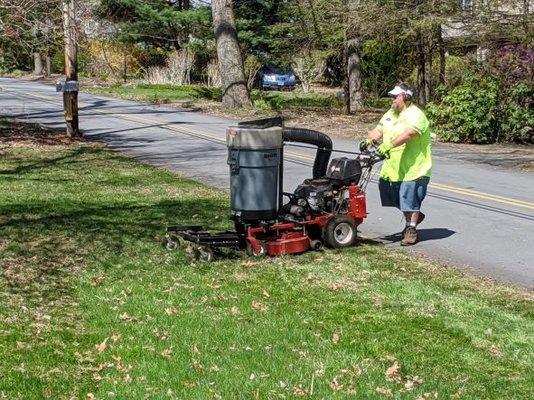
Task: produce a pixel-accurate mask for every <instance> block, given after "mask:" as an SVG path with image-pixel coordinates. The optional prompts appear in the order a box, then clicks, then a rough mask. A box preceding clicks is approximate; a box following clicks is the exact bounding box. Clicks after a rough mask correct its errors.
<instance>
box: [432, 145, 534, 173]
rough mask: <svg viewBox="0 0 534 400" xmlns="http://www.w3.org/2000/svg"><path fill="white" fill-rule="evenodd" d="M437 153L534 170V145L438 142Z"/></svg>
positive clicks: (435, 148)
mask: <svg viewBox="0 0 534 400" xmlns="http://www.w3.org/2000/svg"><path fill="white" fill-rule="evenodd" d="M433 153H434V154H436V155H440V156H444V157H447V158H454V159H457V160H463V161H471V162H476V163H481V164H488V165H492V166H496V167H504V168H514V169H519V170H521V171H534V146H532V145H520V144H512V143H505V144H502V143H501V144H485V145H481V144H459V143H436V144H435V146H434V149H433Z"/></svg>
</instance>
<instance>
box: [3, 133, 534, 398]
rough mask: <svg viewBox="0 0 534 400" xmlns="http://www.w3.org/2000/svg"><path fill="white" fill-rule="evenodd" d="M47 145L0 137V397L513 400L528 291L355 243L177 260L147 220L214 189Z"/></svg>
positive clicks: (220, 196)
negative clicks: (207, 260)
mask: <svg viewBox="0 0 534 400" xmlns="http://www.w3.org/2000/svg"><path fill="white" fill-rule="evenodd" d="M29 130H30V131H33V132H32V133H39V135H38V136H40V138H39V139H31V140H27V139H25V136H24V135H25V132H28V131H29ZM14 134H17V136H18V137H17V139H16V140H15V139H13V135H14ZM49 135H50V133H49V132H43V131H42V130H40V129H38V128H36V127H30V128H28V127H25V128H15V127H14V126H13V125H11V124H5V123H3V124H2V125H1V130H0V139H1V140H2V143H1V146H2V148H1V152H2V155H1V157H0V183H1V191H0V204H1V210H2V211H1V213H0V265H1V270H0V296H1V301H0V352H1V354H2V357H1V358H0V398H1V397H5V398H9V399H38V398H52V399H70V398H80V399H86V398H89V399H92V398H96V399H108V398H117V399H139V398H176V399H207V398H223V399H238V398H242V399H251V398H252V399H274V398H292V397H304V398H306V397H309V398H317V399H321V398H349V397H353V398H366V399H367V398H384V397H395V398H402V399H404V398H406V399H416V398H424V399H429V398H436V397H437V398H444V399H447V398H463V399H479V398H492V399H503V398H506V399H522V398H524V399H527V398H530V396H531V394H532V390H533V388H534V386H533V384H534V383H533V378H532V377H533V376H534V371H533V367H532V366H533V359H532V355H533V350H534V347H533V336H532V332H533V331H534V322H533V318H532V311H533V308H532V304H533V303H532V296H531V295H530V294H528V293H524V292H520V291H516V290H513V289H507V288H505V287H501V286H497V285H493V284H489V283H487V282H484V281H482V280H480V279H475V278H468V277H466V276H462V275H461V274H459V273H457V272H453V271H450V270H447V269H445V268H441V267H439V266H436V265H433V264H429V263H426V262H423V261H419V260H416V259H413V258H410V257H409V256H407V255H406V254H404V253H401V252H392V251H388V250H386V249H384V248H383V247H381V246H377V245H373V244H371V243H364V244H361V245H359V246H357V247H355V248H352V249H349V250H345V251H325V252H310V253H307V254H304V255H302V256H298V257H280V258H275V259H264V260H259V259H248V258H245V257H243V258H238V259H233V260H222V261H218V262H215V263H213V264H209V265H200V264H195V263H192V262H191V258H190V255H189V254H188V253H187V251H186V250H184V249H180V250H178V251H173V252H169V251H167V250H165V249H163V248H162V247H161V246H160V243H159V242H160V239H161V238H162V235H163V230H164V226H165V224H166V223H173V224H175V223H178V224H191V223H194V224H205V225H209V226H212V227H213V228H227V227H229V226H230V224H229V222H228V221H227V220H226V215H227V210H228V200H227V194H226V193H225V192H221V191H216V190H214V189H211V188H208V187H206V186H202V185H199V184H197V183H194V182H191V181H188V180H185V179H181V178H179V177H177V176H175V175H173V174H171V173H168V172H164V171H161V170H158V169H155V168H152V167H149V166H145V165H141V164H138V163H136V162H134V161H133V160H131V159H128V158H125V157H121V156H119V155H117V154H114V153H112V152H110V151H107V150H105V149H103V148H101V147H99V146H96V145H93V144H89V143H69V141H67V140H64V139H63V140H60V141H58V140H57V139H50V136H49Z"/></svg>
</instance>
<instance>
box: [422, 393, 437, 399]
mask: <svg viewBox="0 0 534 400" xmlns="http://www.w3.org/2000/svg"><path fill="white" fill-rule="evenodd" d="M437 398H438V392H427V393H424V394H422V395H421V396H419V397H418V398H417V400H429V399H437Z"/></svg>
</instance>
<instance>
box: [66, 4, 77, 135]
mask: <svg viewBox="0 0 534 400" xmlns="http://www.w3.org/2000/svg"><path fill="white" fill-rule="evenodd" d="M63 30H64V32H65V76H66V87H67V88H68V89H67V90H65V91H64V92H63V107H64V109H65V122H66V124H67V135H68V136H70V137H77V136H81V134H80V129H79V125H78V40H77V39H78V38H77V35H76V18H75V12H74V0H64V1H63ZM69 82H72V83H71V84H70V85H69Z"/></svg>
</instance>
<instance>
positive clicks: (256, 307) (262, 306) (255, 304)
mask: <svg viewBox="0 0 534 400" xmlns="http://www.w3.org/2000/svg"><path fill="white" fill-rule="evenodd" d="M251 307H252V308H253V309H254V310H257V311H260V312H266V311H267V310H268V309H269V308H268V307H267V306H266V305H265V304H262V303H260V302H259V301H256V300H252V304H251Z"/></svg>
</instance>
